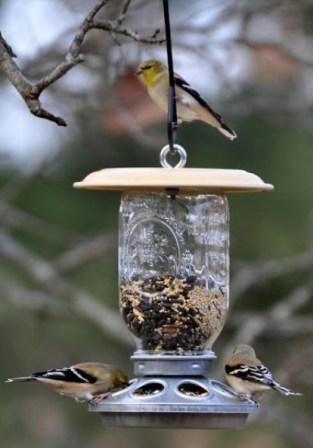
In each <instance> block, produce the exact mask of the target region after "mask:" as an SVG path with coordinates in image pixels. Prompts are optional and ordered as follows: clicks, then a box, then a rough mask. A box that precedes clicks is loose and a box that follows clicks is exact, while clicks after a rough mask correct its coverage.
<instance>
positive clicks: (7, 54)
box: [0, 0, 165, 126]
mask: <svg viewBox="0 0 313 448" xmlns="http://www.w3.org/2000/svg"><path fill="white" fill-rule="evenodd" d="M109 1H110V0H101V1H98V2H97V3H96V4H95V6H94V7H93V8H92V9H91V10H90V11H89V13H88V14H87V16H86V17H85V19H84V20H83V22H82V24H81V25H80V27H79V29H78V30H77V32H76V34H75V35H74V38H73V40H72V42H71V44H70V46H69V48H68V50H67V52H66V54H65V56H64V60H63V61H62V62H60V63H59V64H57V65H56V66H55V67H54V68H53V69H52V70H51V71H50V72H49V73H48V74H47V75H46V76H44V77H42V78H41V79H40V80H39V81H38V82H37V83H34V84H32V83H31V82H30V81H28V80H27V79H26V78H25V77H24V75H23V73H22V71H21V69H20V68H19V66H18V65H17V63H16V62H15V61H14V60H13V58H14V57H15V54H14V52H13V50H12V48H11V47H10V45H9V44H8V43H7V42H6V41H5V39H4V38H3V36H2V35H1V33H0V69H1V70H2V71H3V73H4V74H5V76H6V77H7V79H8V80H9V81H10V82H11V84H12V85H13V86H14V87H15V89H16V90H17V91H18V92H19V94H20V95H21V97H22V98H23V100H24V101H25V103H26V105H27V107H28V109H29V110H30V112H31V113H32V114H33V115H35V116H36V117H40V118H44V119H46V120H49V121H52V122H54V123H56V124H58V125H59V126H66V122H65V121H64V120H63V118H61V117H58V116H56V115H54V114H52V113H51V112H49V111H47V110H46V109H44V108H43V107H42V106H41V103H40V99H39V98H40V95H41V93H42V92H43V91H44V90H45V89H46V88H47V87H49V86H50V85H51V84H53V83H54V82H56V81H57V80H58V79H60V78H62V77H63V76H64V75H66V73H67V72H69V71H70V70H71V69H72V68H73V67H76V65H78V64H80V63H81V62H83V61H84V57H83V55H82V54H81V50H82V45H83V43H84V40H85V38H86V35H87V33H88V32H89V31H90V30H92V29H101V30H103V31H108V32H110V33H113V34H120V35H123V36H126V37H129V38H130V39H133V40H134V41H136V42H142V43H148V44H160V43H162V42H164V41H165V39H164V38H158V37H157V35H158V32H155V33H154V34H153V35H152V36H151V37H143V36H140V35H139V34H138V33H137V32H136V31H133V30H131V29H130V28H126V27H123V26H122V23H123V22H124V20H125V18H126V15H127V11H128V8H129V5H130V3H131V0H125V2H124V4H123V7H122V10H121V13H120V15H119V16H118V17H117V19H116V20H112V21H97V22H95V21H94V18H95V16H96V15H97V14H98V12H99V11H100V10H101V9H102V8H104V7H105V6H106V4H107V3H108V2H109Z"/></svg>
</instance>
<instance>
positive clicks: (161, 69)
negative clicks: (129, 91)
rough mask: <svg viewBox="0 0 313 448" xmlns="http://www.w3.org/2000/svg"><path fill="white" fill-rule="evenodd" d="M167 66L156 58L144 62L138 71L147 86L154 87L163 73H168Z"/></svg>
mask: <svg viewBox="0 0 313 448" xmlns="http://www.w3.org/2000/svg"><path fill="white" fill-rule="evenodd" d="M166 71H167V68H166V66H165V65H164V64H163V63H162V62H160V61H157V60H156V59H149V60H148V61H144V62H142V63H141V64H140V65H139V67H138V70H137V72H136V74H137V75H139V77H140V78H141V79H142V80H143V82H144V83H145V84H146V85H147V87H153V86H154V85H155V83H156V82H157V81H158V80H159V78H160V76H161V75H162V74H163V73H166Z"/></svg>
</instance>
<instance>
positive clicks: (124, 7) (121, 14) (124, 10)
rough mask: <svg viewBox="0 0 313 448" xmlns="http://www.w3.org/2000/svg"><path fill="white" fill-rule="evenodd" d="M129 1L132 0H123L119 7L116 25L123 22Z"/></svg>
mask: <svg viewBox="0 0 313 448" xmlns="http://www.w3.org/2000/svg"><path fill="white" fill-rule="evenodd" d="M131 2H132V0H124V3H123V6H122V9H121V13H120V15H119V17H118V18H117V23H118V25H121V24H122V23H123V22H124V20H125V18H126V15H127V11H128V8H129V6H130V4H131Z"/></svg>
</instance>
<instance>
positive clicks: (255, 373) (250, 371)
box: [225, 345, 302, 400]
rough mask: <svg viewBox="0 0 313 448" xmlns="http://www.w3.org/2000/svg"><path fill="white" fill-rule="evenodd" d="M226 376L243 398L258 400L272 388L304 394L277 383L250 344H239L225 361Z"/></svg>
mask: <svg viewBox="0 0 313 448" xmlns="http://www.w3.org/2000/svg"><path fill="white" fill-rule="evenodd" d="M225 377H226V380H227V382H228V383H229V384H230V385H231V387H232V388H233V389H234V390H235V392H236V393H237V394H238V396H239V398H240V399H242V400H246V399H247V400H250V399H251V398H252V400H257V399H258V398H260V396H261V395H262V394H263V392H265V391H268V390H271V389H274V390H277V391H278V392H280V393H281V394H283V395H302V394H300V393H298V392H293V391H292V390H290V389H287V388H286V387H284V386H281V385H280V384H279V383H277V381H275V380H274V378H273V375H272V373H271V372H270V371H269V370H268V368H267V367H265V366H264V365H263V364H262V363H261V361H260V360H259V359H257V357H256V354H255V351H254V349H253V348H252V347H250V346H249V345H238V346H237V347H236V348H235V349H234V351H233V355H232V356H231V357H230V358H228V359H227V360H226V361H225Z"/></svg>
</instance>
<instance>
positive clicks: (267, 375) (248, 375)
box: [225, 364, 275, 387]
mask: <svg viewBox="0 0 313 448" xmlns="http://www.w3.org/2000/svg"><path fill="white" fill-rule="evenodd" d="M225 372H226V373H227V375H232V376H235V377H237V378H240V379H242V380H246V381H251V382H253V383H259V384H263V385H265V386H269V387H273V384H274V383H275V381H274V379H273V375H272V373H271V372H270V370H269V369H268V368H267V367H265V366H263V365H257V366H248V365H247V364H237V365H235V366H230V365H226V366H225Z"/></svg>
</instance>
